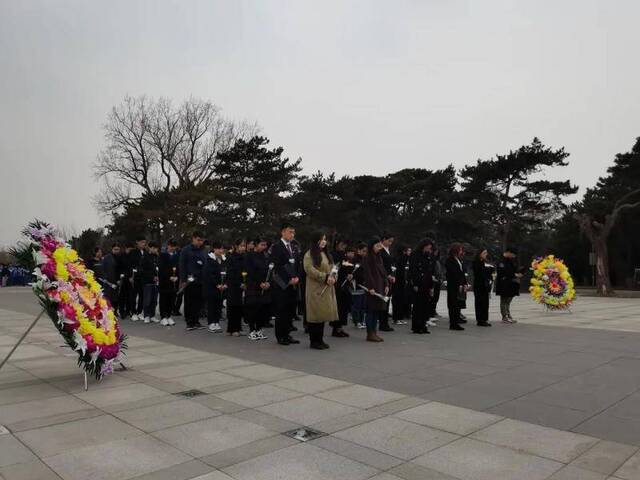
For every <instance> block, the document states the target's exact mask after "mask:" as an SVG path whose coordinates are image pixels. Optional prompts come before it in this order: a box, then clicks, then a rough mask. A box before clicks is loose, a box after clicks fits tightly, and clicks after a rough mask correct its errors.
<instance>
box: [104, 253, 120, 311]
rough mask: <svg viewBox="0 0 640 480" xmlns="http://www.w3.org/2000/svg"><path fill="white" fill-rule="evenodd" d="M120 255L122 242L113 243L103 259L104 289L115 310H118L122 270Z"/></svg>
mask: <svg viewBox="0 0 640 480" xmlns="http://www.w3.org/2000/svg"><path fill="white" fill-rule="evenodd" d="M118 257H120V244H119V243H117V242H116V243H114V244H113V245H111V252H109V253H107V254H106V255H105V256H104V258H103V259H102V275H103V276H102V279H103V281H101V282H100V283H101V284H102V291H103V292H104V296H105V297H107V300H109V302H110V303H111V306H112V307H113V310H114V312H116V313H117V312H118V293H119V292H118V290H119V289H120V272H119V271H118Z"/></svg>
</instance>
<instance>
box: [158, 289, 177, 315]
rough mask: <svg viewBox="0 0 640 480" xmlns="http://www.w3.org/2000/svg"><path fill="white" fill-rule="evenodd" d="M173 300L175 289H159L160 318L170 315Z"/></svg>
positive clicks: (174, 298)
mask: <svg viewBox="0 0 640 480" xmlns="http://www.w3.org/2000/svg"><path fill="white" fill-rule="evenodd" d="M175 301H176V291H175V290H174V289H173V288H171V289H163V290H160V302H159V303H160V318H169V317H171V314H172V313H173V306H174V304H175Z"/></svg>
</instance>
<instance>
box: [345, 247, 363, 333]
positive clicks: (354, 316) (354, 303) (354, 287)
mask: <svg viewBox="0 0 640 480" xmlns="http://www.w3.org/2000/svg"><path fill="white" fill-rule="evenodd" d="M366 257H367V244H366V243H364V242H358V244H357V245H356V255H355V257H354V259H353V263H354V266H353V273H352V277H353V278H352V280H351V281H350V282H347V283H346V285H345V287H347V288H348V289H349V291H350V293H351V320H352V321H353V324H354V326H356V327H357V328H359V329H365V328H367V327H366V325H365V312H366V295H367V292H366V291H365V290H364V289H363V288H362V285H364V261H365V259H366Z"/></svg>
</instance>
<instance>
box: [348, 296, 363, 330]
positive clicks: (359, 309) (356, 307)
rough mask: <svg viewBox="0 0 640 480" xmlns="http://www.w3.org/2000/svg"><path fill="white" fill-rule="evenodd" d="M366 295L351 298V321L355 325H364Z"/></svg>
mask: <svg viewBox="0 0 640 480" xmlns="http://www.w3.org/2000/svg"><path fill="white" fill-rule="evenodd" d="M364 304H365V296H364V295H352V296H351V319H352V320H353V323H354V324H356V325H357V324H358V323H364Z"/></svg>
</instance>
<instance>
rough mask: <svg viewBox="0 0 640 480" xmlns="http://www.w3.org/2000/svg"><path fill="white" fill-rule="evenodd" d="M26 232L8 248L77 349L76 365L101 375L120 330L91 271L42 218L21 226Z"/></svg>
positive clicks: (119, 351)
mask: <svg viewBox="0 0 640 480" xmlns="http://www.w3.org/2000/svg"><path fill="white" fill-rule="evenodd" d="M23 234H24V235H25V236H26V237H27V241H26V242H22V243H21V244H20V245H19V246H18V248H16V249H15V250H14V254H15V255H16V256H17V257H18V260H19V261H20V262H21V263H23V264H24V266H25V267H26V268H29V269H31V270H32V271H33V274H34V276H35V281H34V282H33V284H32V286H33V291H34V293H35V294H36V296H37V297H38V299H39V300H40V304H41V305H42V307H43V308H44V310H45V311H46V313H47V314H48V315H49V317H50V318H51V320H53V323H54V325H55V326H56V328H57V329H58V331H59V332H60V334H62V336H63V338H64V339H65V341H66V342H67V344H68V345H69V346H70V347H71V348H72V349H73V350H75V351H76V352H78V355H79V357H78V366H80V367H81V368H83V369H84V370H85V371H86V372H87V373H89V374H91V375H95V376H96V378H101V377H103V376H104V375H106V374H109V373H111V372H113V364H114V362H116V361H119V360H120V359H121V355H123V351H124V349H125V348H126V343H125V339H126V336H125V335H123V334H122V333H121V332H120V327H119V325H118V321H117V319H116V316H115V314H114V312H113V309H112V308H111V305H110V304H109V302H108V301H107V299H106V298H105V297H104V296H103V294H102V288H101V287H100V285H99V284H98V282H97V281H96V279H95V278H94V275H93V272H92V271H91V270H89V269H87V267H85V265H84V263H83V261H82V259H80V257H78V254H77V252H76V251H75V250H73V249H72V248H71V247H69V245H67V244H66V243H65V242H64V240H63V239H62V238H60V237H59V235H58V232H57V230H56V229H55V228H54V227H53V226H51V225H49V224H48V223H44V222H40V221H36V222H33V223H31V224H29V226H28V227H27V228H25V229H24V231H23Z"/></svg>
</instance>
